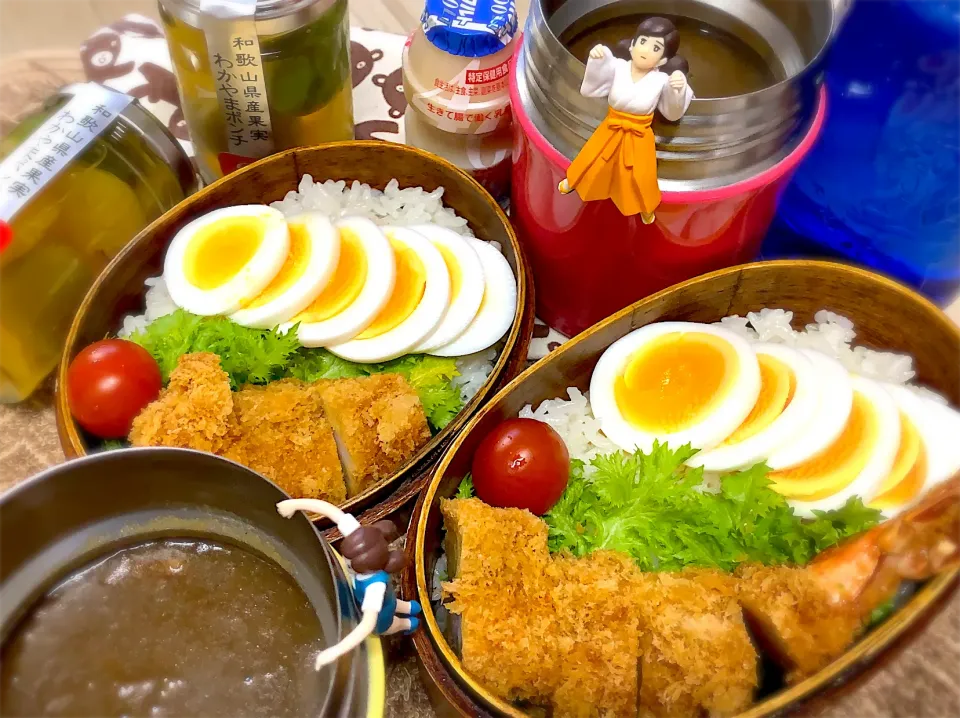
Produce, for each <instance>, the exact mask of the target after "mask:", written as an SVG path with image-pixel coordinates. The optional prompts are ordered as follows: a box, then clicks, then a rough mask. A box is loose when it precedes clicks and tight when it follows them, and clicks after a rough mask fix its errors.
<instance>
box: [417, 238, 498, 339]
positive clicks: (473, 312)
mask: <svg viewBox="0 0 960 718" xmlns="http://www.w3.org/2000/svg"><path fill="white" fill-rule="evenodd" d="M411 229H412V230H413V231H415V232H417V233H419V234H422V235H423V236H424V237H426V238H427V239H429V240H430V241H431V242H432V243H433V246H434V247H436V248H437V249H439V250H440V254H441V255H443V261H444V262H445V263H446V265H447V271H449V273H450V306H449V307H447V311H446V313H445V314H444V315H443V319H441V320H440V324H439V325H438V326H437V328H436V329H434V330H433V331H432V332H431V333H430V334H429V335H428V336H427V338H426V339H424V340H423V341H422V342H420V344H419V345H418V346H416V347H414V349H413V351H414V352H415V353H418V352H429V351H430V350H432V349H436V348H438V347H442V346H443V345H444V344H449V343H450V342H452V341H453V340H454V339H456V338H457V337H458V336H459V335H460V334H462V333H463V331H464V330H465V329H466V328H467V327H468V326H470V322H472V321H473V319H474V317H476V316H477V312H478V311H479V310H480V303H481V302H482V301H483V287H484V282H483V265H481V264H480V258H479V257H478V256H477V252H476V250H475V249H474V248H473V247H472V246H471V245H470V243H469V242H468V241H467V240H466V239H465V238H464V237H463V236H461V235H459V234H457V233H456V232H454V231H453V230H452V229H447V228H446V227H441V226H439V225H435V224H429V225H419V226H416V227H411ZM511 318H512V317H511Z"/></svg>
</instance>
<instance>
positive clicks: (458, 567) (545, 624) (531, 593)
mask: <svg viewBox="0 0 960 718" xmlns="http://www.w3.org/2000/svg"><path fill="white" fill-rule="evenodd" d="M440 511H441V513H442V514H443V517H444V525H445V527H446V530H447V536H446V539H445V549H446V553H447V562H448V563H447V566H448V572H449V574H450V576H451V578H452V579H453V580H452V581H450V582H448V583H444V584H443V586H442V588H443V592H444V595H445V596H446V597H452V598H453V601H452V602H450V603H449V604H448V606H447V607H448V608H449V610H450V611H452V612H453V613H456V614H459V616H460V636H461V659H462V661H463V666H464V668H465V669H466V670H467V671H468V672H469V673H470V674H471V675H473V676H475V677H476V678H477V680H478V681H480V682H481V683H482V684H483V685H484V686H485V687H487V688H488V689H489V690H491V691H492V692H493V693H494V694H496V695H497V696H499V697H501V698H503V699H504V700H507V701H513V700H527V701H532V702H534V703H537V704H539V705H548V704H549V702H550V697H551V696H552V694H553V691H554V687H555V685H556V682H557V678H558V672H559V663H558V657H557V651H556V647H555V643H554V642H553V641H552V636H553V629H554V627H555V616H554V614H553V610H552V605H551V604H550V602H549V598H548V594H549V590H548V587H547V585H546V576H545V570H546V567H547V565H548V564H549V562H550V554H549V552H548V550H547V526H546V524H545V523H543V521H541V520H540V519H538V518H537V517H536V516H534V515H533V514H531V513H530V512H529V511H523V510H521V509H500V508H494V507H492V506H488V505H487V504H485V503H483V502H482V501H480V499H453V500H447V501H443V502H441V504H440Z"/></svg>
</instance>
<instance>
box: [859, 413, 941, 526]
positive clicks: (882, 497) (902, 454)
mask: <svg viewBox="0 0 960 718" xmlns="http://www.w3.org/2000/svg"><path fill="white" fill-rule="evenodd" d="M926 479H927V452H926V449H925V448H924V445H923V441H922V440H921V439H920V432H918V431H917V427H916V426H914V425H913V422H911V421H910V419H908V418H907V416H906V415H905V414H903V413H901V414H900V447H899V448H898V449H897V458H896V459H895V460H894V462H893V469H891V470H890V473H889V474H888V475H887V478H886V479H884V481H883V483H882V484H881V485H880V490H879V491H878V492H877V497H876V498H874V499H873V501H871V502H870V507H871V508H875V509H888V508H893V507H896V506H902V505H903V504H905V503H907V502H909V501H911V500H912V499H914V498H915V497H916V496H917V495H919V493H920V491H921V490H922V489H923V484H924V482H925V481H926Z"/></svg>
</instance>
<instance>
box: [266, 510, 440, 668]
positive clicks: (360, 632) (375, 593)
mask: <svg viewBox="0 0 960 718" xmlns="http://www.w3.org/2000/svg"><path fill="white" fill-rule="evenodd" d="M277 511H278V512H279V513H280V515H281V516H283V517H284V518H290V517H291V516H293V515H294V514H295V513H296V512H297V511H310V512H312V513H315V514H320V515H321V516H325V517H326V518H328V519H330V520H331V521H333V522H334V523H335V524H336V525H337V528H338V529H340V533H342V534H343V542H342V543H341V544H340V554H341V555H342V556H343V557H344V558H345V559H346V560H347V566H348V567H349V569H350V579H351V583H352V585H353V593H354V597H355V598H356V600H357V603H359V604H360V612H361V613H362V614H363V618H362V619H361V620H360V623H359V624H358V625H357V627H356V628H354V629H353V630H352V631H351V632H350V633H349V635H347V637H346V638H344V639H343V640H342V641H340V643H338V644H336V645H334V646H330V648H327V649H325V650H323V651H321V652H320V653H319V654H318V655H317V661H316V668H317V670H320V669H321V668H322V667H323V666H325V665H328V664H330V663H333V662H334V661H335V660H337V659H338V658H340V656H343V655H345V654H347V653H349V652H350V651H352V650H353V649H354V648H356V647H357V646H359V645H360V644H361V643H363V641H365V640H366V638H367V637H368V636H369V635H370V634H371V633H377V634H379V635H382V636H387V635H390V634H391V633H399V632H400V631H403V632H404V633H407V634H410V633H413V632H414V631H416V630H417V628H418V627H419V625H420V621H419V619H417V618H416V616H417V615H418V614H419V613H420V610H421V609H420V604H419V603H417V602H416V601H401V600H399V599H398V598H397V596H396V594H395V593H394V590H393V586H392V585H391V583H390V574H392V573H397V572H398V571H400V570H402V569H403V567H404V563H405V561H406V558H405V556H404V555H403V553H402V552H401V551H391V550H390V549H389V542H390V541H392V540H394V539H395V538H397V536H398V535H399V534H398V533H397V527H396V526H394V525H393V523H392V522H391V521H378V522H377V523H375V524H374V525H373V526H361V525H360V523H359V522H358V521H357V520H356V519H355V518H354V517H353V516H351V515H350V514H348V513H344V512H343V511H341V510H340V509H338V508H337V507H336V506H334V505H333V504H328V503H327V502H326V501H320V500H318V499H288V500H287V501H281V502H280V503H278V504H277Z"/></svg>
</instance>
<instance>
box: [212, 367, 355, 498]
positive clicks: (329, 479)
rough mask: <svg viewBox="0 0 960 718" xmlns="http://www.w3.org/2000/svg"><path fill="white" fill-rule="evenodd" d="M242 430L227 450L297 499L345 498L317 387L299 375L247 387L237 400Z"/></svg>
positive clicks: (237, 393)
mask: <svg viewBox="0 0 960 718" xmlns="http://www.w3.org/2000/svg"><path fill="white" fill-rule="evenodd" d="M233 403H234V416H235V417H236V422H237V427H238V432H237V439H236V441H235V442H234V443H233V444H232V445H231V446H230V447H229V448H228V449H227V450H226V453H225V454H224V455H225V456H226V457H227V458H228V459H233V460H234V461H236V462H238V463H241V464H243V465H244V466H248V467H250V468H251V469H253V470H254V471H256V472H258V473H261V474H263V475H264V476H266V477H267V478H268V479H270V480H271V481H273V482H274V483H276V484H277V485H278V486H279V487H280V488H282V489H283V490H284V491H286V492H287V493H288V494H290V495H291V496H292V497H294V498H298V499H323V500H325V501H329V502H331V503H334V504H337V503H343V501H344V500H345V499H346V487H345V485H344V481H343V472H342V470H341V468H340V458H339V456H338V454H337V444H336V441H335V440H334V438H333V429H331V428H330V422H328V421H327V420H326V418H325V417H324V415H323V409H322V408H321V406H320V397H319V395H318V392H317V390H316V388H315V387H314V386H312V385H310V384H304V383H303V382H300V381H297V380H296V379H282V380H280V381H274V382H271V383H269V384H267V385H266V386H245V387H243V388H242V389H240V391H238V392H236V394H235V395H234V399H233Z"/></svg>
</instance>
